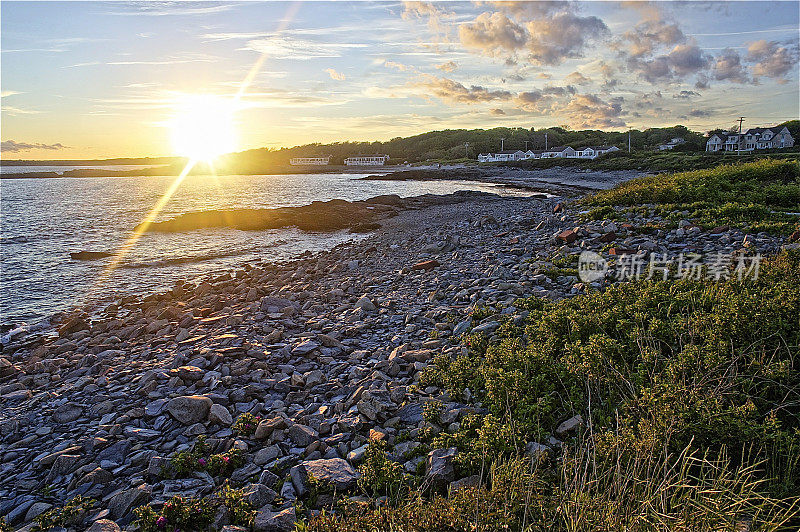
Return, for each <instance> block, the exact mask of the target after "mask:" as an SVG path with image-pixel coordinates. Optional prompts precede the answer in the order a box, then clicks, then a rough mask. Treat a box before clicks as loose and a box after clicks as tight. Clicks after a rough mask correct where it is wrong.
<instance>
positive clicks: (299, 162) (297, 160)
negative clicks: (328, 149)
mask: <svg viewBox="0 0 800 532" xmlns="http://www.w3.org/2000/svg"><path fill="white" fill-rule="evenodd" d="M330 161H331V156H330V155H326V156H325V157H292V158H291V159H289V164H291V165H292V166H325V165H326V164H330Z"/></svg>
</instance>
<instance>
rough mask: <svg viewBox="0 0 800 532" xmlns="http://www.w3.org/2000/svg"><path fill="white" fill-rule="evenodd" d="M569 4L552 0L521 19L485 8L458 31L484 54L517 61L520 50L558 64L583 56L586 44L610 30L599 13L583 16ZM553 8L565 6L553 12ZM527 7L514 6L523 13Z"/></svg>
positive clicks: (536, 59) (468, 45)
mask: <svg viewBox="0 0 800 532" xmlns="http://www.w3.org/2000/svg"><path fill="white" fill-rule="evenodd" d="M569 6H570V4H566V3H560V2H559V3H553V4H552V6H549V7H548V8H547V9H544V12H545V13H547V14H546V15H545V16H543V13H542V11H541V10H539V9H537V8H533V7H532V8H531V9H532V10H533V12H535V13H536V14H537V15H538V18H533V19H530V20H527V21H526V22H524V23H522V22H519V21H515V20H512V19H511V18H509V17H508V16H507V15H506V14H505V13H503V12H500V11H495V12H494V13H488V12H484V13H481V14H480V15H478V16H477V17H476V18H475V19H474V20H473V21H471V22H464V23H462V24H461V25H460V26H459V29H458V35H459V38H460V40H461V44H463V45H464V46H465V47H466V48H468V49H470V50H474V51H476V52H477V53H479V54H481V55H486V56H490V57H504V58H505V59H506V61H507V62H512V63H513V62H514V61H515V60H516V57H517V54H518V53H523V52H524V53H525V54H526V55H525V57H526V58H527V60H528V61H529V62H530V63H532V64H535V65H558V64H561V63H562V62H564V61H565V60H566V59H569V58H574V57H581V56H582V54H583V51H584V48H585V47H586V45H587V44H588V43H589V42H590V41H592V40H594V39H597V38H599V37H601V36H603V35H605V34H606V33H607V32H608V28H607V27H606V25H605V23H604V22H603V21H602V20H600V19H599V18H597V17H581V16H578V15H576V14H575V13H573V12H571V11H569ZM552 9H563V10H561V11H558V12H556V13H551V12H550V11H552ZM524 11H525V9H523V8H521V7H520V8H519V9H516V8H515V9H511V12H512V13H516V16H520V13H522V12H524Z"/></svg>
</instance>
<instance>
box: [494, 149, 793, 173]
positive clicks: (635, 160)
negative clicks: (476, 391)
mask: <svg viewBox="0 0 800 532" xmlns="http://www.w3.org/2000/svg"><path fill="white" fill-rule="evenodd" d="M798 157H800V154H798V152H797V150H796V149H794V151H789V150H788V149H787V150H773V153H764V152H760V153H757V154H749V155H736V154H726V153H706V152H699V153H697V152H694V153H685V152H670V151H664V152H634V153H627V152H624V151H618V152H613V153H610V154H607V155H604V156H602V157H599V158H597V159H594V160H587V159H560V158H559V159H555V158H554V159H536V160H530V161H516V162H511V163H499V164H498V165H499V166H509V167H515V168H523V169H525V170H539V169H547V168H556V167H575V168H586V169H588V170H606V171H611V170H638V171H642V172H681V171H686V170H703V169H707V168H714V167H716V166H719V165H721V164H742V163H750V162H753V161H758V160H761V159H780V160H784V159H785V160H792V159H795V160H796V159H797V158H798Z"/></svg>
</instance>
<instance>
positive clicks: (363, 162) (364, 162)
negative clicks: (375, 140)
mask: <svg viewBox="0 0 800 532" xmlns="http://www.w3.org/2000/svg"><path fill="white" fill-rule="evenodd" d="M388 160H389V156H388V155H383V154H379V153H376V154H373V155H353V156H352V157H348V158H347V159H345V160H344V164H346V165H347V166H383V165H384V164H386V161H388Z"/></svg>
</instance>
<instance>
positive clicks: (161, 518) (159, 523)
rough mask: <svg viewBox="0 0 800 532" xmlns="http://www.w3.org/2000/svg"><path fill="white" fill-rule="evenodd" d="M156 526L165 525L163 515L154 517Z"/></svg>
mask: <svg viewBox="0 0 800 532" xmlns="http://www.w3.org/2000/svg"><path fill="white" fill-rule="evenodd" d="M156 526H157V527H158V528H164V527H165V526H167V518H166V517H164V516H163V515H161V516H159V517H158V519H156Z"/></svg>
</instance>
